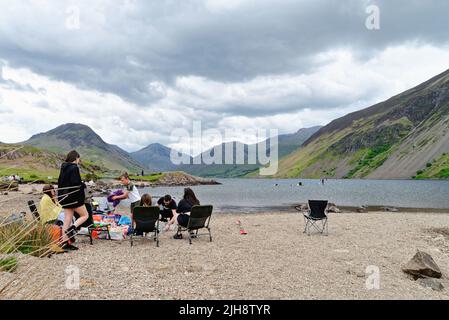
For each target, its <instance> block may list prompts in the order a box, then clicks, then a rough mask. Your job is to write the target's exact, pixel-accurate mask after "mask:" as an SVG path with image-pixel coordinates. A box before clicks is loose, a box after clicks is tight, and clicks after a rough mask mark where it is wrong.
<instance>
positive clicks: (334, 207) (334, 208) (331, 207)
mask: <svg viewBox="0 0 449 320" xmlns="http://www.w3.org/2000/svg"><path fill="white" fill-rule="evenodd" d="M327 211H328V212H331V213H341V210H340V209H338V207H337V206H336V205H331V206H329V207H328V209H327Z"/></svg>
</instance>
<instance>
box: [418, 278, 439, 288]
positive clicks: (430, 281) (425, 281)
mask: <svg viewBox="0 0 449 320" xmlns="http://www.w3.org/2000/svg"><path fill="white" fill-rule="evenodd" d="M418 283H419V284H420V285H421V286H423V287H424V288H431V289H432V290H435V291H442V290H443V289H444V286H443V284H442V283H441V282H440V281H439V280H437V279H434V278H421V279H419V280H418Z"/></svg>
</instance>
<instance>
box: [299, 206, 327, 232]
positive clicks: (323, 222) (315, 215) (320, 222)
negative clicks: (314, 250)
mask: <svg viewBox="0 0 449 320" xmlns="http://www.w3.org/2000/svg"><path fill="white" fill-rule="evenodd" d="M327 205H328V201H324V200H309V212H308V213H307V214H304V222H305V224H306V227H305V229H304V233H307V234H308V235H310V234H311V232H310V228H311V227H313V228H314V229H315V230H316V231H318V232H319V233H321V234H325V235H328V234H329V225H328V217H327V214H326V213H327V210H326V209H327Z"/></svg>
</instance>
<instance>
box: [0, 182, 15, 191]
mask: <svg viewBox="0 0 449 320" xmlns="http://www.w3.org/2000/svg"><path fill="white" fill-rule="evenodd" d="M0 191H2V192H3V191H19V183H18V182H17V181H11V182H0Z"/></svg>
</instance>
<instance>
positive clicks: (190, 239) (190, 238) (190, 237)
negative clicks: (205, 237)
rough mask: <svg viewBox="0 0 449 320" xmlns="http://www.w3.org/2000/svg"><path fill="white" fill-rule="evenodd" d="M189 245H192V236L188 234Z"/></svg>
mask: <svg viewBox="0 0 449 320" xmlns="http://www.w3.org/2000/svg"><path fill="white" fill-rule="evenodd" d="M189 244H190V245H192V234H191V233H190V232H189Z"/></svg>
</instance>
